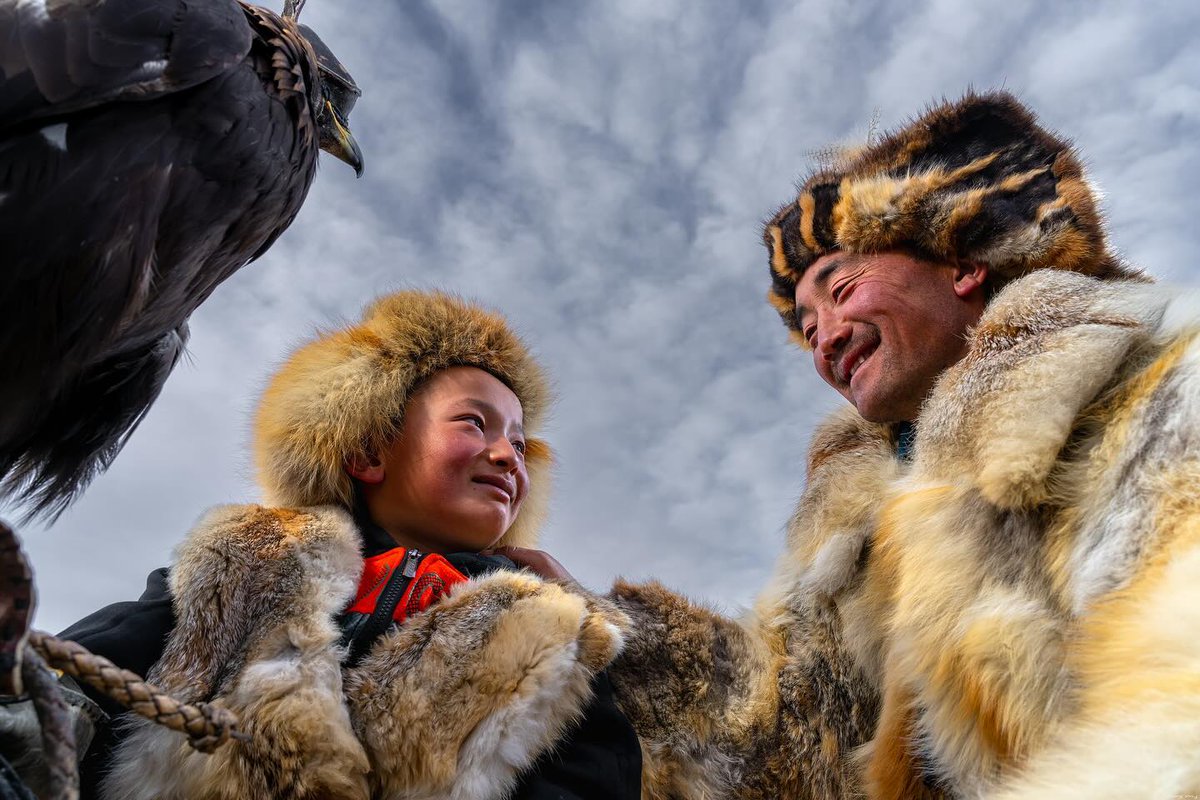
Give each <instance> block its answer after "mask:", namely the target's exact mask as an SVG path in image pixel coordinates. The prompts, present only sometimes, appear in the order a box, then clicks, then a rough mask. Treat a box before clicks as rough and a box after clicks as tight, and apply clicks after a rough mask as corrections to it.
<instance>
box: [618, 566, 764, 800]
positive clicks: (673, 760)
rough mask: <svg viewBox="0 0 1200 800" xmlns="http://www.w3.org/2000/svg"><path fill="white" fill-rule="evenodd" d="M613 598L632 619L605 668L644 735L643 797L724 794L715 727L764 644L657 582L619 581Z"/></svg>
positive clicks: (740, 706)
mask: <svg viewBox="0 0 1200 800" xmlns="http://www.w3.org/2000/svg"><path fill="white" fill-rule="evenodd" d="M611 597H612V598H613V600H614V601H615V602H616V604H617V605H618V606H619V607H620V608H621V610H622V611H624V612H625V613H626V614H628V615H629V617H630V620H631V625H630V635H629V637H628V639H627V641H626V644H625V649H624V651H623V652H622V653H621V655H620V656H619V657H618V658H617V660H616V661H615V662H614V663H613V665H612V667H611V668H610V670H609V674H610V676H611V677H612V682H613V687H614V689H615V691H616V695H617V700H618V702H619V703H620V704H621V707H622V709H623V710H624V711H625V713H626V715H627V716H628V717H629V719H630V721H631V722H632V723H633V725H634V728H635V729H636V730H637V732H638V736H639V737H640V738H641V740H642V751H643V791H644V792H645V796H646V797H647V798H658V797H664V798H665V797H672V796H676V793H679V796H687V797H692V796H696V797H701V796H703V797H708V796H712V797H721V796H725V793H726V791H727V788H728V786H729V784H730V782H731V778H732V775H731V774H730V773H729V771H728V770H726V769H725V768H724V767H725V766H726V758H725V755H724V753H723V750H724V748H723V747H722V743H721V742H720V741H718V740H719V739H721V738H722V737H721V736H719V735H718V734H723V733H725V732H727V731H726V730H725V729H726V726H728V725H730V724H735V723H736V720H735V717H737V716H738V714H739V711H740V710H744V709H745V707H746V704H747V701H748V700H749V699H750V697H749V696H750V695H751V694H753V692H754V682H755V679H756V677H757V676H760V675H762V674H763V673H764V665H763V663H762V661H763V656H762V653H761V650H762V647H761V645H758V644H756V643H754V642H753V641H752V640H751V637H750V636H749V634H748V633H747V632H746V631H745V630H744V629H743V628H742V627H741V626H740V625H738V623H736V622H734V621H732V620H729V619H726V618H724V617H721V616H719V615H718V614H715V613H713V612H712V611H710V610H708V609H705V608H703V607H701V606H697V605H695V604H693V603H691V602H689V601H688V600H687V599H686V598H684V597H681V596H679V595H677V594H675V593H673V592H671V591H669V590H668V589H666V588H665V587H663V586H662V585H661V584H658V583H653V582H652V583H647V584H642V585H635V584H630V583H625V582H623V581H621V582H618V583H617V584H616V586H615V587H614V589H613V592H612V594H611Z"/></svg>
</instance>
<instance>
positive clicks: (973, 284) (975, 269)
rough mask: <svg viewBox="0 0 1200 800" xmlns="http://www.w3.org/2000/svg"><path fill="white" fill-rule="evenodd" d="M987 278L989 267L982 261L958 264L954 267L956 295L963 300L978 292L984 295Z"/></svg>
mask: <svg viewBox="0 0 1200 800" xmlns="http://www.w3.org/2000/svg"><path fill="white" fill-rule="evenodd" d="M987 276H988V266H987V264H984V263H983V262H982V261H959V262H957V263H956V264H955V265H954V293H955V294H956V295H958V296H959V297H962V298H969V297H971V296H973V295H974V294H975V293H977V292H978V293H980V294H982V292H983V284H984V283H985V282H986V281H987Z"/></svg>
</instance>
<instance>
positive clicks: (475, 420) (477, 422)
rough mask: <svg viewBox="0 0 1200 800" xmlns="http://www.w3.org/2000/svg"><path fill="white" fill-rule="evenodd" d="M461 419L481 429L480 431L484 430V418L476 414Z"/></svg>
mask: <svg viewBox="0 0 1200 800" xmlns="http://www.w3.org/2000/svg"><path fill="white" fill-rule="evenodd" d="M459 419H461V420H463V421H464V422H469V423H471V424H472V425H474V426H475V427H476V428H479V430H483V417H480V416H477V415H475V414H468V415H467V416H465V417H459Z"/></svg>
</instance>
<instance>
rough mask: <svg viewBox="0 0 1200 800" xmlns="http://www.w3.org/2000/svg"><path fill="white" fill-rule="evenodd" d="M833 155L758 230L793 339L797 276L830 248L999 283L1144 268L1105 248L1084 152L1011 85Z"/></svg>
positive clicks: (775, 297)
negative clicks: (959, 268)
mask: <svg viewBox="0 0 1200 800" xmlns="http://www.w3.org/2000/svg"><path fill="white" fill-rule="evenodd" d="M827 161H828V162H830V163H826V164H825V165H824V166H823V168H821V169H818V170H817V171H816V172H814V173H813V174H812V175H810V176H809V177H808V179H807V180H805V181H804V182H803V183H802V184H801V187H800V193H799V196H798V197H797V198H796V200H795V201H794V202H792V203H789V204H788V205H786V206H784V207H783V208H782V209H780V210H779V212H778V213H777V214H776V215H775V216H774V217H773V218H772V219H771V220H770V221H769V222H768V223H767V225H766V228H765V231H764V234H763V239H764V241H765V243H766V245H767V249H768V250H769V251H770V267H771V279H772V287H771V292H770V294H769V295H768V297H769V299H770V301H771V304H772V305H773V306H774V307H775V309H776V310H777V311H778V312H779V314H780V316H781V317H783V320H784V322H785V323H787V325H788V327H789V328H791V329H792V331H793V335H799V332H798V326H797V320H796V313H795V291H796V284H797V283H798V282H799V280H800V276H801V275H802V274H803V273H804V270H805V269H806V268H807V267H808V266H809V265H810V264H812V263H813V262H814V261H816V260H817V259H818V258H820V257H821V256H822V255H825V254H826V253H830V252H832V251H835V250H840V251H844V252H848V253H877V252H881V251H885V250H896V249H902V250H908V251H911V252H914V253H915V254H917V255H920V256H922V257H924V258H927V259H930V260H934V261H947V262H951V263H956V262H958V261H979V262H983V263H984V264H987V265H988V267H989V268H990V270H991V272H992V274H993V275H994V276H995V278H996V279H997V280H998V281H999V282H1007V281H1008V280H1011V279H1013V278H1016V277H1019V276H1021V275H1024V274H1025V273H1028V272H1032V271H1033V270H1036V269H1044V268H1053V269H1063V270H1070V271H1073V272H1081V273H1083V274H1085V275H1092V276H1095V277H1099V278H1129V277H1134V276H1136V275H1137V274H1138V273H1137V272H1136V271H1135V270H1133V269H1131V268H1129V267H1127V266H1126V265H1124V264H1123V263H1122V262H1121V260H1120V259H1119V258H1118V257H1117V256H1116V255H1114V254H1113V253H1112V252H1111V251H1110V250H1109V247H1108V242H1107V237H1106V235H1105V230H1104V223H1103V220H1102V218H1101V215H1100V210H1099V208H1098V198H1097V197H1096V194H1095V192H1094V191H1093V189H1092V187H1091V185H1090V184H1089V182H1088V181H1087V179H1086V178H1085V176H1084V171H1083V164H1082V162H1081V161H1080V158H1079V156H1078V154H1077V153H1076V152H1075V150H1074V149H1073V148H1072V146H1071V145H1070V144H1069V143H1068V142H1067V141H1065V140H1063V139H1061V138H1059V137H1058V136H1056V135H1055V134H1053V133H1051V132H1049V131H1047V130H1046V129H1044V128H1042V127H1041V126H1040V125H1039V124H1038V121H1037V118H1036V117H1035V116H1034V115H1033V113H1032V112H1031V111H1029V109H1027V108H1025V106H1023V105H1022V104H1021V103H1020V102H1019V101H1018V100H1017V99H1016V98H1015V97H1013V96H1012V95H1011V94H1008V93H1007V92H1000V91H996V92H988V93H985V94H976V93H973V92H972V93H968V94H967V95H966V96H965V97H964V98H963V99H961V100H959V101H958V102H955V103H950V102H943V103H942V104H940V105H937V106H934V107H932V108H930V109H928V110H927V111H926V112H925V113H924V114H923V115H922V116H920V117H919V118H917V119H916V120H914V121H913V122H911V123H909V124H908V125H906V126H904V127H902V128H900V129H899V130H897V131H895V132H893V133H891V134H889V135H886V136H884V137H882V138H881V139H880V140H879V141H877V142H875V143H872V144H869V145H867V146H866V147H863V148H861V149H858V150H851V151H847V152H844V153H840V154H837V155H834V156H833V157H831V158H829V159H827Z"/></svg>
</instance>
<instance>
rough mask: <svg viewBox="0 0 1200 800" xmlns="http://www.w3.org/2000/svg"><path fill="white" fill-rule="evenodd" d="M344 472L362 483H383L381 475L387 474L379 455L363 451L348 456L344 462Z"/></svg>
mask: <svg viewBox="0 0 1200 800" xmlns="http://www.w3.org/2000/svg"><path fill="white" fill-rule="evenodd" d="M346 472H347V473H348V474H349V475H350V477H352V478H356V479H358V480H360V481H362V482H363V483H383V476H384V475H385V474H387V470H386V469H384V466H383V462H382V461H380V460H379V456H369V455H366V454H363V453H356V454H355V455H353V456H351V457H350V459H349V460H348V461H347V462H346Z"/></svg>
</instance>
